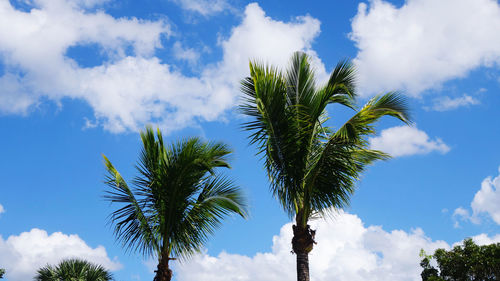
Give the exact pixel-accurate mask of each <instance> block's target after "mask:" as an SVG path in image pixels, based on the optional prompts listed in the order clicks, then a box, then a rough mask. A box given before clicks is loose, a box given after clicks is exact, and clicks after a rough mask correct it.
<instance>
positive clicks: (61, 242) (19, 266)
mask: <svg viewBox="0 0 500 281" xmlns="http://www.w3.org/2000/svg"><path fill="white" fill-rule="evenodd" d="M74 257H77V258H81V259H86V260H89V261H92V262H94V263H97V264H100V265H102V266H104V267H106V268H108V269H109V270H117V269H120V268H121V267H122V266H121V264H120V263H118V262H117V261H116V260H111V259H110V258H109V257H108V254H107V253H106V249H105V248H104V247H103V246H98V247H96V248H92V247H90V246H88V245H87V244H86V243H85V241H83V240H82V239H81V238H80V237H78V235H74V234H71V235H66V234H63V233H61V232H54V233H52V234H50V235H49V234H48V233H47V232H46V231H45V230H41V229H37V228H34V229H32V230H31V231H29V232H23V233H21V234H19V235H12V236H9V237H8V238H7V239H6V240H4V239H3V238H2V237H1V236H0V264H1V265H2V267H3V268H5V269H6V272H7V274H6V277H7V279H8V280H11V281H25V280H31V279H32V278H33V277H34V275H35V273H36V270H37V269H38V268H40V267H42V266H45V265H46V264H57V263H59V262H60V261H61V260H63V259H65V258H74Z"/></svg>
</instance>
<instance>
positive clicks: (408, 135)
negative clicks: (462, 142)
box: [369, 126, 450, 157]
mask: <svg viewBox="0 0 500 281" xmlns="http://www.w3.org/2000/svg"><path fill="white" fill-rule="evenodd" d="M369 141H370V148H371V149H377V150H380V151H383V152H386V153H389V154H390V155H391V156H393V157H399V156H409V155H415V154H427V153H430V152H433V151H438V152H440V153H443V154H444V153H447V152H448V151H449V150H450V148H449V147H448V146H447V145H446V144H445V143H444V142H443V141H442V140H441V139H439V138H436V139H434V140H433V139H430V138H429V136H428V135H427V134H426V133H425V132H424V131H421V130H419V129H417V128H416V127H409V126H396V127H392V128H389V129H385V130H382V132H381V133H380V136H377V137H372V138H370V139H369Z"/></svg>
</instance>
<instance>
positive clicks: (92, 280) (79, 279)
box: [35, 259, 113, 281]
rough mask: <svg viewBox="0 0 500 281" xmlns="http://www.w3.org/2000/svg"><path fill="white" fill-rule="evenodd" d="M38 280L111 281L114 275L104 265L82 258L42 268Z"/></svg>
mask: <svg viewBox="0 0 500 281" xmlns="http://www.w3.org/2000/svg"><path fill="white" fill-rule="evenodd" d="M35 280H36V281H109V280H113V275H111V273H110V272H109V271H108V270H107V269H105V268H104V267H103V266H102V265H98V264H94V263H91V262H88V261H86V260H81V259H67V260H63V261H62V262H60V263H59V264H58V265H57V266H55V267H53V266H51V265H47V266H45V267H42V268H40V269H39V270H38V271H37V275H36V276H35Z"/></svg>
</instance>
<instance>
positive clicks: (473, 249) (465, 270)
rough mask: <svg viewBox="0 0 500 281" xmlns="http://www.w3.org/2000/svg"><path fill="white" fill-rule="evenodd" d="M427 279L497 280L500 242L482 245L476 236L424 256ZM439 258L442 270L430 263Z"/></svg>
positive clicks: (424, 279)
mask: <svg viewBox="0 0 500 281" xmlns="http://www.w3.org/2000/svg"><path fill="white" fill-rule="evenodd" d="M421 257H423V259H422V261H421V262H420V266H422V268H423V270H422V273H421V276H422V280H423V281H440V280H443V281H444V280H446V281H462V280H464V281H465V280H467V281H468V280H471V281H494V280H499V278H500V243H496V244H491V245H483V246H478V245H476V244H475V243H474V241H472V239H470V238H469V239H465V240H464V242H463V245H459V246H455V247H454V248H453V249H452V250H450V251H446V250H444V249H437V250H436V251H435V252H434V255H432V256H426V255H421ZM432 259H435V260H436V262H437V265H438V268H439V271H438V270H437V269H436V268H434V267H433V266H431V265H430V261H431V260H432Z"/></svg>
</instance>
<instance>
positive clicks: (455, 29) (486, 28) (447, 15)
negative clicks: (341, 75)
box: [350, 0, 500, 96]
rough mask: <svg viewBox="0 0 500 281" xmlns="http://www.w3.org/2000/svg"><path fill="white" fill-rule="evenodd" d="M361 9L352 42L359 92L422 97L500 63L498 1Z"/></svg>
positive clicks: (374, 0) (418, 0) (416, 0)
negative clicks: (426, 93)
mask: <svg viewBox="0 0 500 281" xmlns="http://www.w3.org/2000/svg"><path fill="white" fill-rule="evenodd" d="M368 2H369V3H368V4H366V3H361V4H359V7H358V13H357V14H356V16H355V17H354V19H353V21H352V32H351V34H350V38H351V39H352V40H353V41H354V43H355V44H356V47H357V48H358V49H359V51H358V54H357V56H356V59H355V60H354V61H355V64H356V65H357V67H358V70H359V79H360V86H361V92H362V93H363V94H365V95H370V94H373V93H377V92H380V91H388V90H395V89H400V90H405V91H406V92H407V93H408V94H410V95H413V96H418V95H420V94H421V93H422V91H425V90H427V89H432V88H436V87H439V86H440V85H441V84H442V83H443V82H445V81H447V80H450V79H454V78H459V77H464V76H466V75H467V73H468V72H469V71H471V70H473V69H476V68H478V67H481V66H492V65H494V64H498V63H499V62H500V37H499V36H498V30H500V4H499V3H498V1H496V0H440V1H435V0H407V1H404V2H405V3H404V4H403V5H402V6H401V7H396V6H394V5H392V4H391V3H389V2H387V1H383V0H370V1H368Z"/></svg>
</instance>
